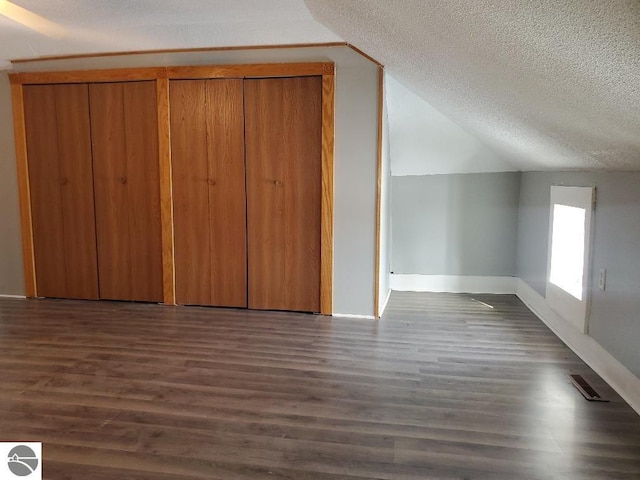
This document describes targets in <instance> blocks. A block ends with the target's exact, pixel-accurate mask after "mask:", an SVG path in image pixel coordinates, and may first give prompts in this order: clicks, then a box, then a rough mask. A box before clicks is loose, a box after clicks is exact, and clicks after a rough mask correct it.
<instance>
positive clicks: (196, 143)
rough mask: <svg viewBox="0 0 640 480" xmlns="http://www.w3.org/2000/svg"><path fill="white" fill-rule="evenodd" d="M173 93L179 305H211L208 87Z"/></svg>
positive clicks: (177, 88) (192, 85)
mask: <svg viewBox="0 0 640 480" xmlns="http://www.w3.org/2000/svg"><path fill="white" fill-rule="evenodd" d="M169 88H170V90H169V98H170V103H171V164H172V165H171V167H172V173H173V220H174V236H175V268H176V302H177V303H179V304H187V305H211V303H212V300H211V282H212V274H211V250H210V245H209V186H208V184H207V178H208V171H207V170H208V162H207V122H206V116H207V114H206V106H205V101H206V82H205V81H198V80H185V81H171V82H170V83H169Z"/></svg>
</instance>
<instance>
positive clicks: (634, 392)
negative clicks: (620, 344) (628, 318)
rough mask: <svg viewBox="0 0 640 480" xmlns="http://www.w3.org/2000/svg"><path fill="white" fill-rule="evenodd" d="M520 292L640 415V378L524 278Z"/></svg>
mask: <svg viewBox="0 0 640 480" xmlns="http://www.w3.org/2000/svg"><path fill="white" fill-rule="evenodd" d="M517 295H518V297H519V298H520V300H522V302H523V303H524V304H525V305H526V306H527V307H529V309H530V310H531V311H532V312H533V313H535V314H536V315H537V316H538V318H540V320H542V321H543V322H544V323H545V324H546V325H547V326H548V327H549V328H550V329H551V330H552V331H553V333H555V334H556V335H557V336H558V337H559V338H560V340H562V341H563V342H564V343H566V344H567V346H568V347H569V348H570V349H571V350H573V351H574V352H575V353H576V355H578V356H579V357H580V358H581V359H582V360H583V361H584V362H585V363H586V364H587V365H589V366H590V367H591V368H592V369H593V370H594V371H595V372H596V373H597V374H598V375H600V376H601V377H602V378H603V379H604V381H605V382H607V383H608V384H609V385H610V386H611V388H613V389H614V390H615V391H616V392H618V394H619V395H620V396H621V397H622V398H623V399H624V400H625V401H626V402H627V403H628V404H629V405H630V406H631V408H633V409H634V410H635V411H636V412H637V413H638V414H640V378H638V377H636V376H635V375H634V374H633V373H631V372H630V371H629V370H628V369H627V368H626V367H625V366H624V365H622V364H621V363H620V362H619V361H618V360H616V359H615V358H614V357H613V356H612V355H611V354H610V353H609V352H607V351H606V350H605V349H604V348H603V347H602V346H601V345H600V344H599V343H598V342H596V341H595V340H594V339H593V338H592V337H590V336H589V335H585V334H584V333H581V332H580V331H578V329H576V327H574V326H573V325H571V324H570V323H569V322H567V321H566V320H564V319H563V318H562V317H560V316H559V315H558V314H557V313H555V312H554V311H553V310H551V308H549V305H547V302H546V300H545V298H544V297H543V296H542V295H540V294H539V293H538V292H536V291H535V290H534V289H533V288H531V287H530V286H529V285H528V284H527V283H526V282H524V281H523V280H521V279H518V281H517Z"/></svg>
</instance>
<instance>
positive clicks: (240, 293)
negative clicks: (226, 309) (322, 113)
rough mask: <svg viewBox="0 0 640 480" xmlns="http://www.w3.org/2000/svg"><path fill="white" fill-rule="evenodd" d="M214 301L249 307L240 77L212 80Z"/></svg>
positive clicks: (210, 158)
mask: <svg viewBox="0 0 640 480" xmlns="http://www.w3.org/2000/svg"><path fill="white" fill-rule="evenodd" d="M207 140H208V142H207V151H208V153H209V154H208V170H209V178H208V182H207V183H208V185H209V234H210V245H211V247H210V248H211V273H212V275H213V288H212V289H211V297H212V298H211V303H212V305H225V306H230V307H246V306H247V249H246V245H247V243H246V242H247V230H246V228H247V221H246V218H247V217H246V215H247V208H246V193H245V167H244V99H243V82H242V80H240V79H231V80H208V81H207Z"/></svg>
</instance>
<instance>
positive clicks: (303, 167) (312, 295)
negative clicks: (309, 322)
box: [245, 77, 322, 312]
mask: <svg viewBox="0 0 640 480" xmlns="http://www.w3.org/2000/svg"><path fill="white" fill-rule="evenodd" d="M245 111H246V115H245V132H246V162H247V202H248V207H247V237H248V266H249V308H255V309H274V310H298V311H310V312H319V311H320V235H321V229H320V225H321V188H322V77H303V78H281V79H258V80H245Z"/></svg>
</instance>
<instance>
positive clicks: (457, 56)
mask: <svg viewBox="0 0 640 480" xmlns="http://www.w3.org/2000/svg"><path fill="white" fill-rule="evenodd" d="M305 3H306V4H307V6H308V7H309V9H310V10H311V12H312V14H313V15H314V17H315V18H316V19H317V20H318V21H320V22H321V23H323V24H324V25H326V26H328V27H329V28H330V29H331V30H333V31H334V32H335V33H336V34H338V35H339V36H341V37H342V38H344V39H345V40H346V41H348V42H349V43H352V44H354V45H356V46H357V47H359V48H360V49H362V50H364V51H365V52H366V53H368V54H369V55H371V56H373V57H374V58H376V59H377V60H379V61H380V62H381V63H383V64H384V65H385V66H386V68H387V71H388V72H390V73H391V75H393V76H394V77H395V78H396V79H398V80H399V81H400V82H401V83H403V84H404V85H405V86H407V87H408V88H409V89H410V90H412V91H413V92H415V93H417V94H418V95H419V96H420V97H422V98H423V99H424V100H426V101H427V102H428V103H429V104H431V105H433V106H434V107H435V108H437V109H438V110H439V111H440V112H442V113H443V114H445V115H446V116H447V117H449V118H450V119H452V120H453V121H455V122H456V123H457V124H458V125H460V126H462V127H464V128H465V129H466V130H467V131H469V132H471V133H473V134H474V135H475V136H477V137H478V138H479V139H480V140H481V141H483V142H484V143H485V144H487V145H488V146H490V147H492V148H494V149H495V150H496V151H497V152H499V153H501V154H502V155H503V156H504V157H506V158H508V159H510V161H511V162H513V163H514V164H515V165H516V166H517V167H519V168H520V169H523V170H538V169H611V170H626V169H628V170H638V169H640V2H639V1H638V0H606V1H605V0H602V1H597V0H537V1H531V0H473V1H470V0H457V1H456V0H434V1H425V0H347V1H345V0H305Z"/></svg>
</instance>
